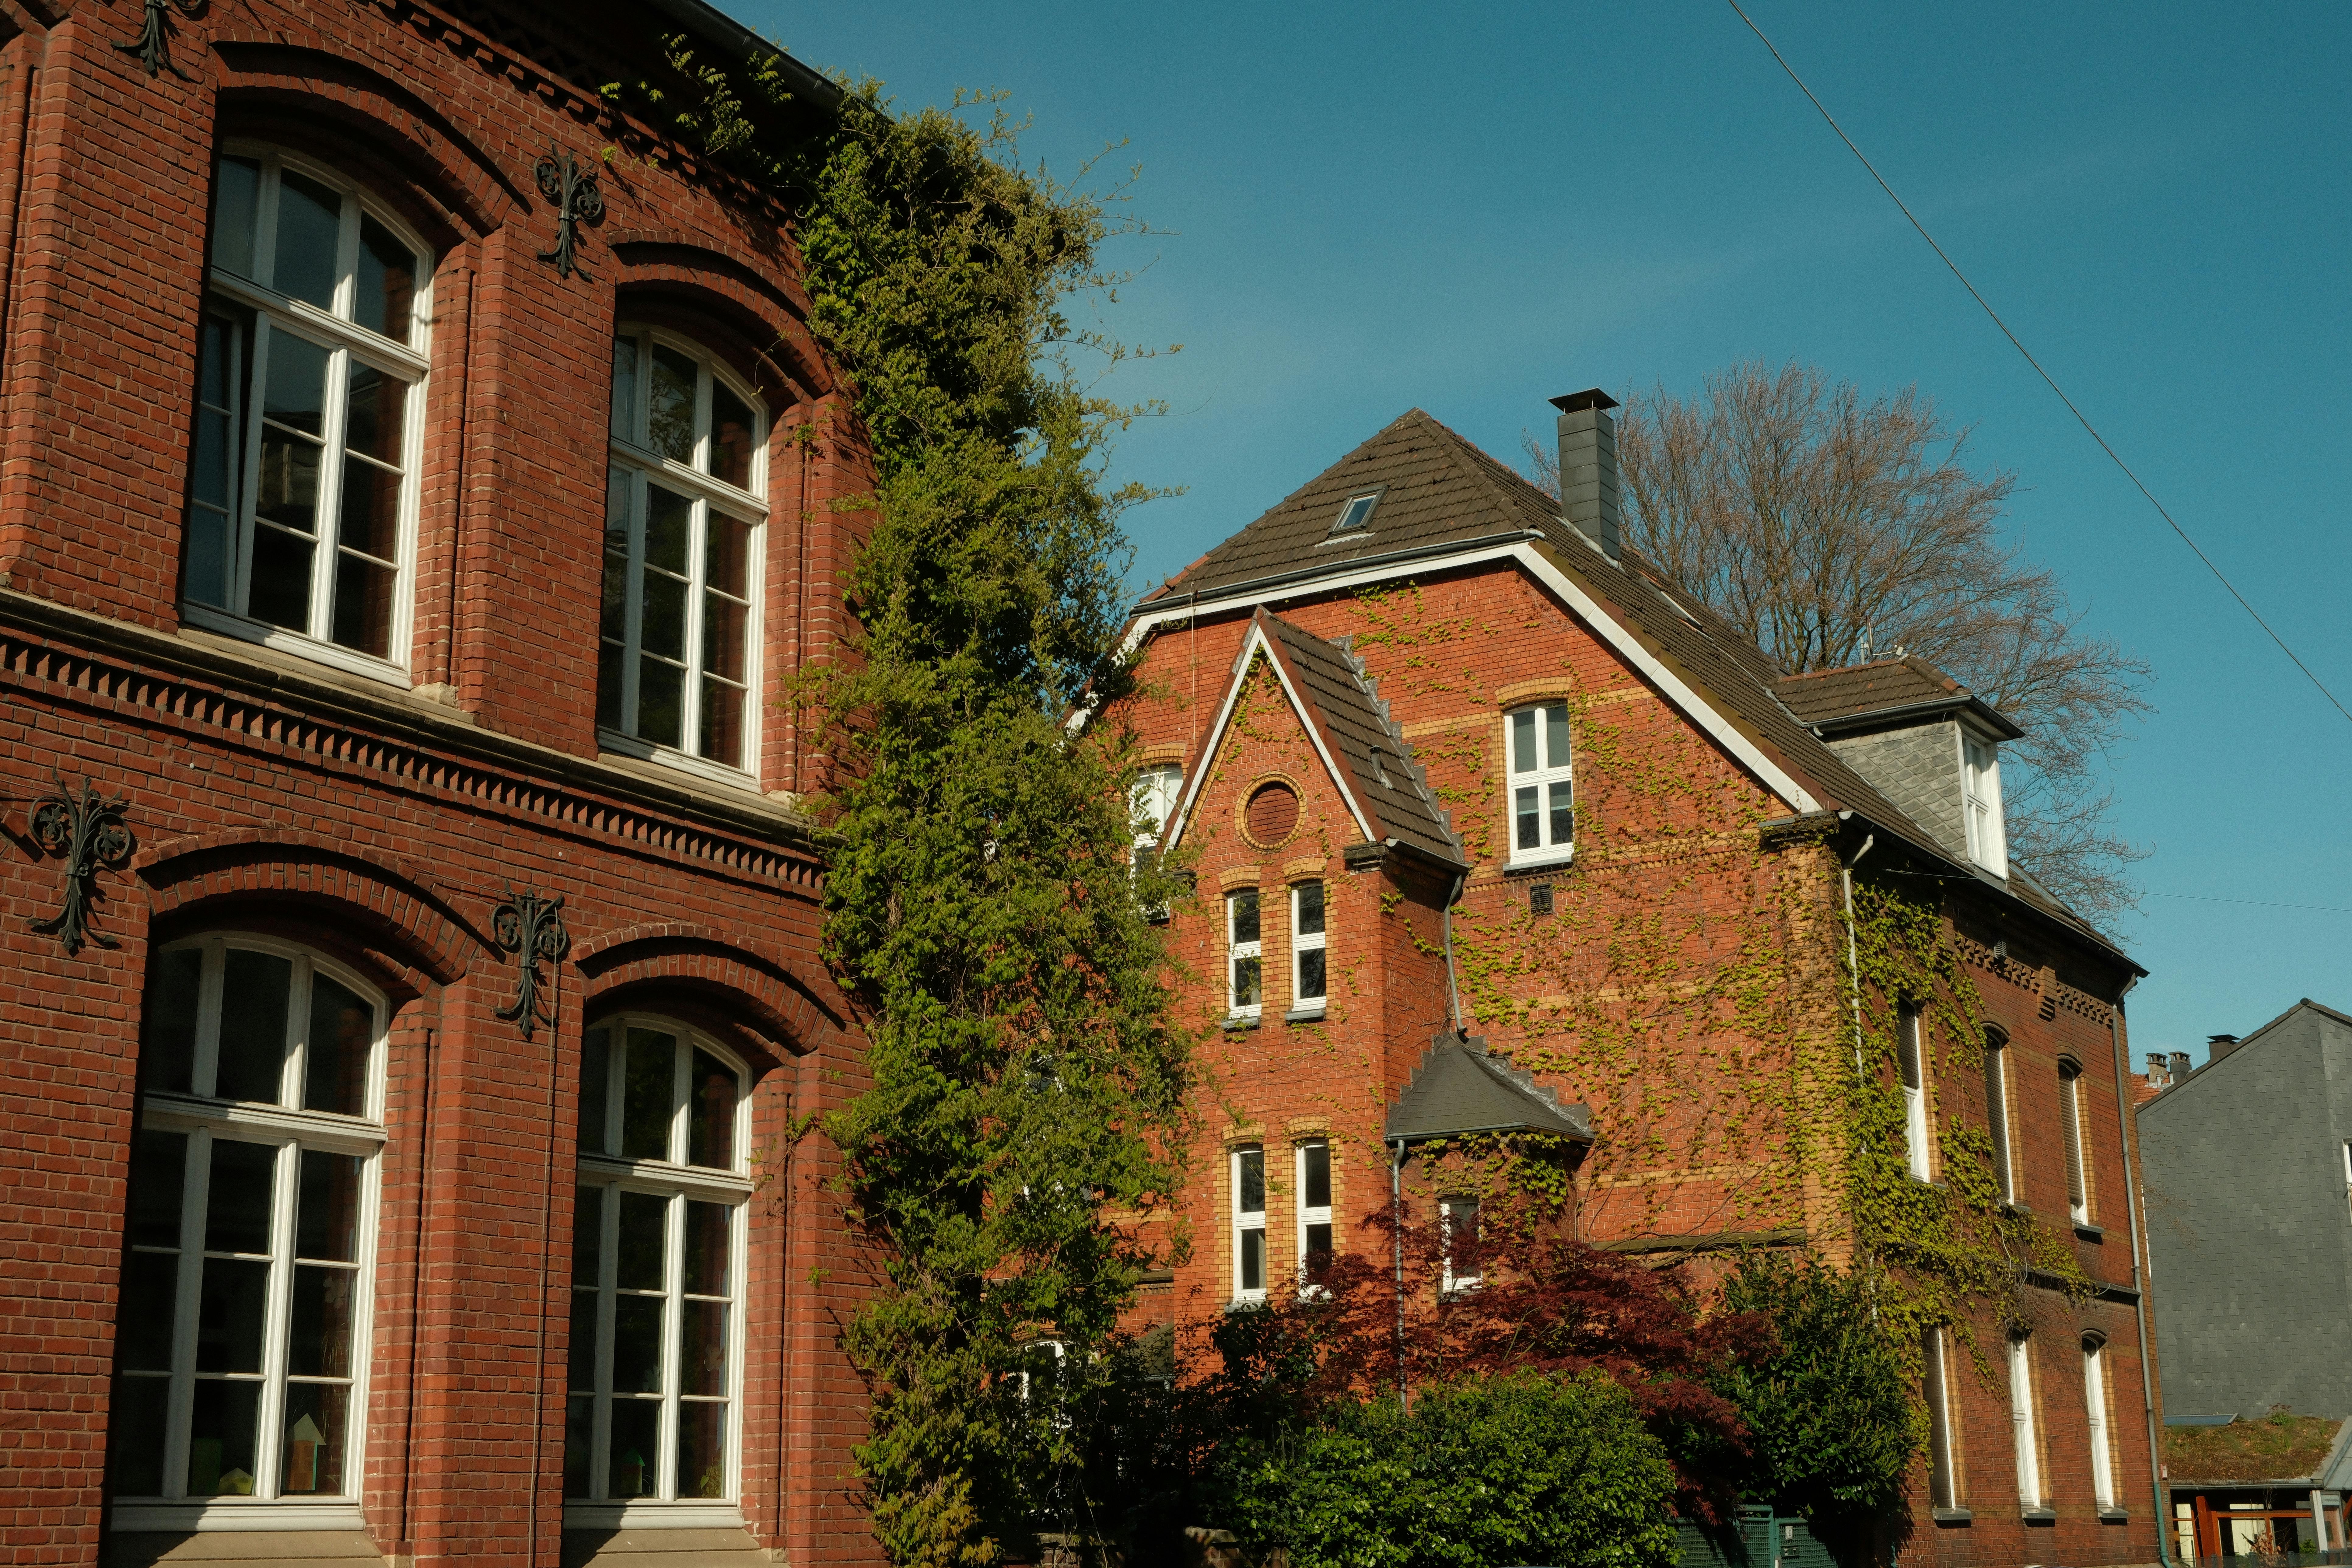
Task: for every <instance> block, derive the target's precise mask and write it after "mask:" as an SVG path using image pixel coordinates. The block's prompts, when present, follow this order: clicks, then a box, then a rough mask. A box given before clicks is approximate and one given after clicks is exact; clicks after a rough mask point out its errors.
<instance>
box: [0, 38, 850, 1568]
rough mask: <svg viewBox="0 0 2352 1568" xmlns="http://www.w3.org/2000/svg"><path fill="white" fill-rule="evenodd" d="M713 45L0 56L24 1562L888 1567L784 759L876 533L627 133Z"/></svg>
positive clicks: (759, 333) (7, 1528)
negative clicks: (846, 584) (858, 544)
mask: <svg viewBox="0 0 2352 1568" xmlns="http://www.w3.org/2000/svg"><path fill="white" fill-rule="evenodd" d="M142 25H143V29H144V30H143V32H142ZM677 34H683V35H685V36H686V37H688V39H689V41H690V43H691V47H694V48H695V49H696V50H698V51H699V52H701V53H702V54H703V55H704V56H705V57H706V58H708V57H711V56H714V55H718V54H723V53H726V52H729V51H733V52H737V53H740V52H741V51H745V50H750V49H764V48H765V46H762V45H760V44H758V43H757V42H756V40H753V39H751V37H749V36H748V35H747V34H745V33H744V32H743V30H742V29H741V28H740V27H738V26H735V25H734V24H732V23H731V22H729V21H728V20H726V19H725V18H724V17H723V16H719V14H718V13H717V12H715V11H712V10H710V9H709V8H708V7H707V6H705V5H702V4H701V3H700V0H652V3H648V4H637V5H623V4H615V3H613V0H586V3H585V4H584V5H567V6H561V7H559V6H556V5H550V4H543V3H541V0H445V3H443V4H439V5H435V4H425V3H420V0H380V3H379V0H362V3H359V4H337V5H317V4H312V3H310V0H213V3H212V4H211V5H209V6H199V5H182V4H179V3H177V0H173V3H166V0H152V4H148V5H145V6H144V7H143V9H142V6H140V5H131V6H128V7H125V6H120V5H117V6H93V5H83V4H78V3H71V0H68V3H66V4H60V5H0V37H5V43H4V44H0V65H5V85H0V258H5V268H0V289H4V290H5V294H0V441H5V447H0V687H5V693H6V700H5V707H0V757H5V790H0V794H5V796H6V800H5V826H6V829H7V840H8V844H7V854H6V857H5V880H0V912H5V919H0V955H5V957H4V958H0V963H5V968H0V1040H5V1047H0V1048H5V1064H6V1066H5V1076H0V1105H5V1125H6V1128H7V1131H8V1134H9V1135H8V1137H7V1138H6V1139H5V1143H0V1166H5V1178H4V1179H0V1215H5V1220H0V1226H4V1227H5V1229H0V1234H5V1242H0V1245H5V1251H6V1263H5V1269H0V1348H4V1349H5V1353H0V1402H5V1410H6V1417H5V1420H4V1421H0V1555H5V1557H6V1559H7V1560H8V1561H9V1562H12V1563H95V1562H99V1561H101V1560H107V1561H120V1562H141V1563H143V1562H149V1561H154V1560H157V1559H158V1558H159V1557H160V1558H163V1559H168V1560H177V1559H178V1558H181V1557H187V1556H197V1557H202V1558H204V1559H205V1560H207V1561H212V1562H223V1561H239V1560H244V1559H247V1558H267V1559H268V1560H269V1561H272V1562H280V1563H282V1562H289V1561H292V1562H304V1561H341V1560H344V1559H352V1560H364V1561H375V1560H398V1561H403V1562H408V1561H414V1562H416V1563H459V1562H462V1563H468V1564H488V1563H507V1564H522V1563H555V1562H556V1561H557V1560H558V1558H559V1555H560V1554H561V1555H562V1556H563V1557H564V1559H565V1560H566V1561H581V1560H584V1559H585V1558H586V1557H587V1556H588V1555H589V1554H591V1553H593V1552H598V1551H601V1552H603V1553H604V1555H603V1556H600V1557H598V1558H597V1561H600V1562H603V1561H623V1560H627V1559H628V1558H630V1557H631V1556H632V1555H633V1554H641V1553H656V1554H657V1555H656V1556H655V1557H651V1558H648V1560H649V1561H659V1562H663V1563H673V1564H677V1565H679V1568H683V1565H685V1564H687V1563H698V1562H713V1563H718V1562H755V1561H761V1560H763V1559H762V1557H761V1552H762V1551H763V1550H764V1551H766V1552H769V1553H771V1554H775V1553H781V1552H789V1553H790V1554H791V1556H792V1558H793V1561H795V1562H803V1563H817V1562H829V1561H846V1560H857V1561H868V1560H871V1559H872V1558H873V1557H874V1556H875V1552H874V1548H873V1544H872V1542H871V1539H870V1536H869V1535H868V1534H867V1532H866V1526H865V1524H864V1521H863V1518H862V1515H861V1514H860V1512H859V1510H858V1509H857V1507H856V1500H855V1499H854V1498H853V1497H852V1496H850V1495H849V1489H848V1482H847V1480H846V1471H847V1463H846V1457H845V1455H846V1446H847V1445H848V1444H849V1443H850V1442H851V1441H852V1440H854V1439H855V1437H856V1436H858V1435H859V1434H860V1433H862V1431H863V1429H864V1408H865V1406H864V1399H863V1394H862V1390H861V1389H860V1388H859V1386H858V1385H857V1384H856V1380H855V1379H854V1378H853V1377H852V1376H851V1375H850V1373H849V1370H848V1369H847V1367H846V1366H845V1363H844V1362H843V1360H842V1358H841V1356H840V1353H839V1352H838V1350H837V1348H836V1342H835V1330H836V1327H837V1325H838V1323H839V1321H841V1318H842V1316H843V1313H844V1311H845V1306H846V1305H847V1304H848V1303H850V1302H852V1301H854V1300H855V1298H856V1291H857V1290H858V1289H859V1282H860V1280H861V1279H863V1278H865V1263H864V1261H863V1259H862V1258H861V1255H860V1254H859V1252H858V1251H857V1250H856V1247H854V1246H853V1245H852V1242H851V1240H850V1237H849V1233H848V1231H847V1229H846V1227H845V1226H844V1224H843V1222H842V1218H841V1216H840V1215H839V1213H838V1211H837V1208H836V1207H835V1206H834V1205H832V1204H831V1203H829V1202H828V1200H827V1198H826V1196H825V1194H824V1189H823V1186H822V1184H823V1181H824V1176H825V1174H826V1171H827V1160H828V1158H829V1156H828V1153H827V1152H826V1151H824V1149H823V1148H822V1147H821V1146H820V1141H818V1140H814V1139H811V1140H803V1141H802V1142H798V1143H794V1142H793V1140H792V1139H791V1137H790V1136H789V1134H788V1131H787V1128H788V1124H790V1123H791V1121H792V1119H793V1118H795V1117H800V1116H805V1115H808V1114H809V1113H812V1112H821V1111H823V1110H826V1109H828V1108H830V1107H832V1106H835V1105H837V1104H839V1103H840V1102H841V1101H842V1100H843V1099H844V1098H845V1096H849V1095H852V1094H854V1093H856V1090H857V1088H858V1085H859V1073H860V1055H859V1039H858V1037H857V1035H856V1032H855V1027H854V1024H853V1021H852V1019H851V1017H850V1015H849V1012H848V1009H847V1007H846V1005H845V1002H844V999H843V998H842V997H841V996H840V995H839V994H837V993H836V992H835V988H834V987H833V985H832V984H831V983H830V981H829V980H828V979H827V977H826V975H825V973H824V970H823V968H822V966H821V965H820V964H819V963H816V962H815V960H814V952H815V941H816V930H817V918H818V907H817V901H816V900H817V889H818V880H817V879H818V868H817V864H816V862H815V860H814V858H813V856H812V854H811V852H810V849H809V847H808V840H807V837H806V833H805V829H804V824H803V819H802V818H801V816H799V815H798V814H797V813H796V810H795V805H794V802H795V800H796V799H797V797H798V795H799V792H801V791H803V789H805V788H807V787H809V784H810V783H811V777H810V774H809V773H808V769H809V767H810V766H811V760H810V758H809V757H808V756H807V755H806V754H805V752H804V748H803V742H802V737H801V735H800V734H799V733H798V732H797V731H795V729H794V728H793V723H792V721H791V717H790V715H789V713H788V711H787V710H784V709H782V708H781V707H780V706H779V705H778V701H777V699H778V697H779V695H780V693H781V692H782V689H783V687H784V684H785V682H786V681H787V680H788V679H789V678H790V677H791V676H792V675H793V672H794V671H795V670H796V669H798V668H801V667H802V666H803V665H804V664H806V663H808V662H810V661H813V660H819V659H822V658H824V657H826V652H827V649H828V647H830V646H831V644H832V641H833V639H834V637H835V634H836V632H837V629H838V628H837V622H836V619H835V617H837V616H838V614H839V605H840V593H839V589H838V583H839V581H840V577H841V573H842V570H843V564H844V553H845V550H846V548H847V547H848V545H849V543H850V540H849V537H848V535H847V533H846V532H845V527H844V524H843V522H842V521H840V517H839V514H838V513H837V512H835V510H833V509H832V507H831V506H830V504H829V503H830V502H831V501H832V500H834V499H835V498H837V497H840V496H844V495H850V494H856V493H859V492H861V491H863V490H864V489H865V488H866V485H865V481H864V479H863V478H862V472H863V470H862V468H861V465H860V459H859V458H857V456H856V453H855V452H853V451H845V449H844V448H842V447H840V446H838V445H837V444H836V443H835V441H834V440H833V438H832V437H831V435H830V434H829V433H830V432H831V430H832V427H833V425H834V420H833V417H832V416H835V414H837V413H839V412H840V407H839V404H840V399H839V396H838V394H837V390H836V385H835V380H834V378H833V376H832V375H831V374H829V373H828V371H827V369H826V367H825V365H824V363H823V361H822V360H821V358H820V357H819V356H818V355H817V354H816V353H814V350H813V348H812V346H811V343H810V339H809V336H808V333H807V331H805V329H804V327H803V314H804V311H805V308H806V299H805V296H804V294H803V290H802V289H801V287H800V284H799V281H798V279H797V273H796V268H797V263H796V260H795V257H794V253H793V249H792V247H791V245H790V243H789V241H788V239H787V237H786V236H787V233H788V229H787V221H788V218H789V216H790V215H789V214H787V213H785V212H783V211H782V210H781V209H780V207H779V206H778V205H777V203H776V200H775V198H774V197H773V196H772V195H771V194H769V193H765V192H762V191H760V190H757V189H753V188H751V187H748V186H746V185H745V184H743V183H742V182H740V180H738V179H735V178H733V177H731V176H730V175H728V174H724V173H723V172H721V171H719V170H717V169H715V168H712V167H709V166H708V165H706V164H704V163H701V162H700V161H699V160H698V158H697V157H696V156H695V155H694V154H693V153H691V152H690V151H688V149H685V148H683V147H680V146H678V145H676V144H674V143H673V142H670V141H668V140H667V139H666V138H665V137H664V136H663V135H662V134H660V133H658V132H656V131H654V130H653V129H650V128H649V127H647V126H646V125H643V124H640V123H637V122H635V121H632V120H631V119H629V118H628V116H627V115H626V114H625V113H623V112H619V111H617V110H615V109H614V107H613V106H612V105H611V104H610V103H608V102H607V101H605V100H604V99H603V98H602V97H601V96H600V93H599V89H600V88H601V87H602V86H603V85H604V84H606V83H611V82H622V83H629V82H635V81H637V80H639V79H643V78H644V77H646V74H647V73H648V71H652V70H658V69H662V68H664V67H662V66H661V65H660V63H659V62H661V61H662V60H663V58H664V47H665V46H664V39H665V37H667V36H669V35H677ZM782 69H784V70H785V72H786V73H787V75H788V76H792V77H793V79H796V80H797V81H798V83H799V86H800V90H801V91H802V92H803V94H806V95H814V96H822V95H823V94H824V92H825V91H826V90H828V89H825V88H824V84H822V83H821V82H820V81H818V80H817V79H815V78H814V76H813V75H812V74H811V73H808V72H807V71H805V70H804V69H803V68H799V67H797V66H795V65H793V64H792V62H790V61H788V60H787V61H784V62H783V64H782ZM575 220H576V221H575ZM812 426H813V427H814V428H815V429H816V430H817V431H818V433H819V438H818V439H817V440H815V441H814V442H807V441H802V440H797V439H794V438H793V437H794V435H795V433H796V432H801V431H803V430H806V429H808V428H810V427H812ZM688 1549H691V1550H688Z"/></svg>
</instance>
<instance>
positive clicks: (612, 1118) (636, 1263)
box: [563, 1015, 751, 1526]
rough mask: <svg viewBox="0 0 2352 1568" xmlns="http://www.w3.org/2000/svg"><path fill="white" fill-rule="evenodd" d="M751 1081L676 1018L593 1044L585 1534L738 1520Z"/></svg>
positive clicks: (584, 1347) (568, 1460)
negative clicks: (605, 1528) (593, 1528)
mask: <svg viewBox="0 0 2352 1568" xmlns="http://www.w3.org/2000/svg"><path fill="white" fill-rule="evenodd" d="M745 1076H746V1075H745V1073H744V1071H743V1068H742V1067H741V1066H740V1064H739V1063H738V1062H736V1061H735V1060H734V1059H733V1058H731V1057H730V1056H729V1055H727V1054H726V1053H725V1052H724V1051H722V1050H721V1049H720V1048H719V1047H718V1046H717V1045H716V1044H714V1043H713V1042H711V1041H709V1040H708V1039H705V1038H703V1037H700V1036H699V1035H697V1034H696V1033H695V1032H694V1031H692V1030H690V1029H688V1028H687V1027H685V1026H682V1025H680V1024H677V1023H675V1022H672V1021H670V1020H668V1019H664V1018H658V1017H646V1016H635V1015H631V1016H623V1017H616V1018H608V1019H606V1020H604V1022H602V1023H600V1024H598V1025H597V1026H595V1027H594V1028H592V1029H590V1030H589V1031H588V1032H587V1035H586V1037H585V1039H584V1041H583V1047H582V1052H581V1083H580V1174H579V1194H578V1204H577V1207H576V1208H575V1209H574V1211H573V1219H572V1223H573V1227H574V1228H573V1240H572V1360H571V1379H570V1384H571V1398H570V1399H569V1400H568V1401H567V1403H566V1420H565V1425H564V1437H563V1494H564V1496H565V1498H566V1499H567V1500H569V1501H568V1502H567V1506H566V1517H567V1518H568V1519H572V1520H573V1521H576V1522H577V1523H579V1524H581V1525H583V1526H584V1525H593V1524H599V1523H603V1524H614V1525H617V1524H619V1523H621V1522H628V1523H632V1524H635V1523H641V1522H643V1523H656V1522H663V1521H667V1522H686V1521H696V1522H709V1521H710V1520H714V1519H732V1518H733V1517H734V1504H735V1501H736V1500H737V1498H738V1497H739V1496H740V1491H739V1488H740V1484H741V1471H742V1463H741V1456H740V1452H739V1449H740V1432H741V1429H742V1422H741V1405H742V1398H741V1389H742V1375H743V1374H742V1361H743V1353H742V1344H743V1282H744V1278H743V1275H744V1271H743V1264H744V1253H745V1248H746V1246H747V1244H748V1237H747V1233H746V1216H747V1208H746V1204H747V1201H748V1200H749V1198H750V1197H751V1180H750V1176H749V1165H748V1157H749V1152H750V1151H749V1148H748V1140H747V1135H746V1134H747V1130H748V1125H749V1123H748V1121H747V1118H748V1116H749V1114H750V1097H749V1095H748V1094H747V1092H746V1083H745ZM705 1516H708V1517H705Z"/></svg>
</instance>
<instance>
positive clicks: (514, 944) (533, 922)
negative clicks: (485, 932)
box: [490, 882, 572, 1040]
mask: <svg viewBox="0 0 2352 1568" xmlns="http://www.w3.org/2000/svg"><path fill="white" fill-rule="evenodd" d="M490 934H491V935H492V936H493V937H494V938H496V939H497V942H498V944H499V951H500V952H511V953H513V954H514V955H515V994H514V1000H513V1001H512V1002H509V1003H508V1004H507V1005H505V1006H503V1007H501V1008H499V1010H498V1016H499V1017H501V1018H504V1019H507V1020H508V1021H509V1022H511V1023H516V1024H520V1025H521V1026H522V1037H523V1038H524V1039H526V1040H527V1039H529V1038H530V1037H531V1032H532V1031H533V1030H535V1029H537V1028H538V1027H539V1026H540V1024H541V1022H542V1021H551V1019H550V1016H549V1015H548V1014H546V1013H545V1012H544V1011H543V1010H542V1009H541V1006H540V1000H539V994H540V990H541V986H543V985H544V984H546V982H545V981H544V980H543V979H542V978H541V975H540V971H539V966H540V964H541V963H561V962H562V958H563V955H564V954H565V953H566V952H570V951H571V948H572V933H571V932H570V931H565V930H564V929H563V899H562V895H561V894H559V895H557V896H556V897H554V898H552V899H542V898H541V897H540V896H539V895H538V894H537V893H530V892H524V893H518V892H516V891H515V890H514V884H513V883H511V882H509V883H508V884H507V899H506V902H504V903H502V904H500V905H499V906H498V907H497V908H496V909H494V910H491V911H490Z"/></svg>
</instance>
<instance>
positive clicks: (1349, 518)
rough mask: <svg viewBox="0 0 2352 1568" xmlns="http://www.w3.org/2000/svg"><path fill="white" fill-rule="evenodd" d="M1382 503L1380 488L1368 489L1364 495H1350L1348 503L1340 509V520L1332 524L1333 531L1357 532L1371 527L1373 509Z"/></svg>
mask: <svg viewBox="0 0 2352 1568" xmlns="http://www.w3.org/2000/svg"><path fill="white" fill-rule="evenodd" d="M1380 504H1381V492H1380V491H1378V490H1366V491H1365V492H1364V493H1363V494H1362V495H1360V496H1349V498H1348V503H1347V504H1346V505H1345V506H1343V507H1341V508H1340V509H1339V521H1337V522H1334V523H1333V524H1332V525H1331V531H1332V532H1333V533H1355V532H1358V531H1361V530H1363V529H1366V528H1370V526H1371V523H1372V509H1373V508H1374V507H1376V506H1378V505H1380Z"/></svg>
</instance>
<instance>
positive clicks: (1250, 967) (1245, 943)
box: [1225, 888, 1265, 1018]
mask: <svg viewBox="0 0 2352 1568" xmlns="http://www.w3.org/2000/svg"><path fill="white" fill-rule="evenodd" d="M1264 951H1265V949H1264V945H1263V944H1262V943H1261V942H1260V941H1259V931H1258V896H1257V889H1255V888H1236V889H1234V890H1233V891H1232V892H1230V893H1227V894H1226V895H1225V955H1226V963H1225V970H1226V973H1227V977H1228V981H1229V984H1228V985H1227V987H1226V990H1227V1001H1228V1008H1227V1010H1228V1011H1229V1012H1230V1013H1231V1015H1232V1016H1234V1017H1236V1018H1255V1017H1256V1016H1259V1014H1260V1013H1261V1012H1262V1011H1263V1010H1264V1008H1265V960H1264V958H1263V957H1262V954H1263V952H1264Z"/></svg>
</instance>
